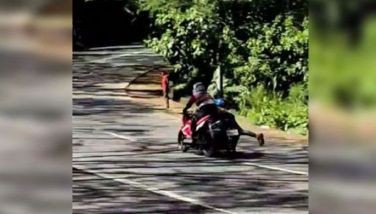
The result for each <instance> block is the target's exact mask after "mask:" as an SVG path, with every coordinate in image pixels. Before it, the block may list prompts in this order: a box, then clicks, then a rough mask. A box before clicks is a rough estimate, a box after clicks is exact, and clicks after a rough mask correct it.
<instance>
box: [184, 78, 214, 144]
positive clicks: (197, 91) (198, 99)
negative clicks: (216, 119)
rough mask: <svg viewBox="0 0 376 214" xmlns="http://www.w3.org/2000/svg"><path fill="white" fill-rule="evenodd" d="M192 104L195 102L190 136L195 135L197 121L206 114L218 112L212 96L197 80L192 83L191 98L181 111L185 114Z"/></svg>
mask: <svg viewBox="0 0 376 214" xmlns="http://www.w3.org/2000/svg"><path fill="white" fill-rule="evenodd" d="M193 104H196V106H197V110H196V112H195V114H194V116H193V118H192V125H191V130H192V136H193V137H195V136H196V135H195V134H196V132H195V131H196V123H197V121H198V120H199V119H200V118H202V117H204V116H206V115H212V116H213V115H215V114H217V113H218V108H217V106H216V105H215V102H214V98H213V97H212V96H211V95H210V94H208V93H207V91H206V88H205V86H204V84H202V83H201V82H198V83H196V84H194V85H193V93H192V96H191V98H190V99H189V101H188V103H187V105H186V106H185V108H184V109H183V113H184V114H186V112H187V111H188V109H189V108H191V107H192V105H193Z"/></svg>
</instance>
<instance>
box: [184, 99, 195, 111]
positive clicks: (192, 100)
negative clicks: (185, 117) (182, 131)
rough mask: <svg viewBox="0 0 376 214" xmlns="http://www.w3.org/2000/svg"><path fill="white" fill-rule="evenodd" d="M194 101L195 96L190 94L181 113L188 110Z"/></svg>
mask: <svg viewBox="0 0 376 214" xmlns="http://www.w3.org/2000/svg"><path fill="white" fill-rule="evenodd" d="M195 101H196V99H195V97H194V96H192V97H191V98H190V99H189V101H188V103H187V104H186V105H185V107H184V109H183V113H186V112H187V111H188V109H189V108H191V107H192V105H193V104H194V103H195Z"/></svg>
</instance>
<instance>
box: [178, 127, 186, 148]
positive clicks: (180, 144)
mask: <svg viewBox="0 0 376 214" xmlns="http://www.w3.org/2000/svg"><path fill="white" fill-rule="evenodd" d="M184 139H185V137H184V134H183V132H181V131H179V134H178V148H179V150H180V151H182V152H187V151H188V149H189V146H187V145H185V144H184Z"/></svg>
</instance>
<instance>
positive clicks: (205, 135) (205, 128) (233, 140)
mask: <svg viewBox="0 0 376 214" xmlns="http://www.w3.org/2000/svg"><path fill="white" fill-rule="evenodd" d="M191 124H192V113H187V114H184V115H183V118H182V126H181V128H180V131H179V134H178V146H179V149H180V150H181V151H182V152H187V151H188V149H190V148H193V149H197V150H198V151H199V152H200V153H203V154H204V155H205V156H207V157H212V156H213V155H214V154H215V153H216V152H218V151H221V150H225V151H227V153H229V154H231V153H235V152H236V146H237V144H238V141H239V138H240V135H241V132H242V129H241V128H240V127H239V125H238V124H237V123H236V121H235V117H234V116H233V115H232V114H231V113H229V112H225V111H221V112H220V113H219V114H217V115H216V116H211V115H206V116H204V117H202V118H200V119H199V120H198V121H197V123H196V133H197V136H195V138H194V139H192V131H191Z"/></svg>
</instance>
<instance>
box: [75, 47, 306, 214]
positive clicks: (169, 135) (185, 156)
mask: <svg viewBox="0 0 376 214" xmlns="http://www.w3.org/2000/svg"><path fill="white" fill-rule="evenodd" d="M161 64H163V61H162V60H161V58H160V57H159V56H157V55H155V54H153V53H152V52H150V51H149V50H147V49H145V48H143V47H140V46H127V47H124V46H123V47H108V48H103V49H94V50H90V51H86V52H77V53H74V57H73V69H74V70H73V87H74V89H73V90H74V94H73V212H74V213H307V212H308V151H307V150H306V149H304V147H303V146H301V145H298V144H291V143H290V144H288V143H281V142H278V140H277V139H267V142H266V145H265V146H264V147H259V146H258V144H257V142H256V141H255V140H254V139H252V138H249V137H245V136H244V137H242V138H241V140H240V143H239V147H238V151H239V152H238V154H236V155H235V156H234V157H226V156H225V155H219V156H218V157H215V158H206V157H204V156H198V155H196V154H194V153H193V152H188V153H182V152H180V151H178V149H177V142H176V139H177V132H178V129H179V126H180V119H179V117H177V116H175V115H171V114H167V113H165V112H164V111H162V110H161V109H158V108H155V107H153V106H149V105H146V104H140V103H139V102H135V101H134V100H132V99H131V98H129V97H127V96H126V95H125V93H124V90H123V88H124V87H125V86H126V84H127V82H129V81H130V80H132V79H133V78H134V77H135V76H136V75H138V74H140V73H142V72H145V71H146V70H147V69H150V68H151V67H153V66H155V65H161ZM266 137H267V136H266Z"/></svg>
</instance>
